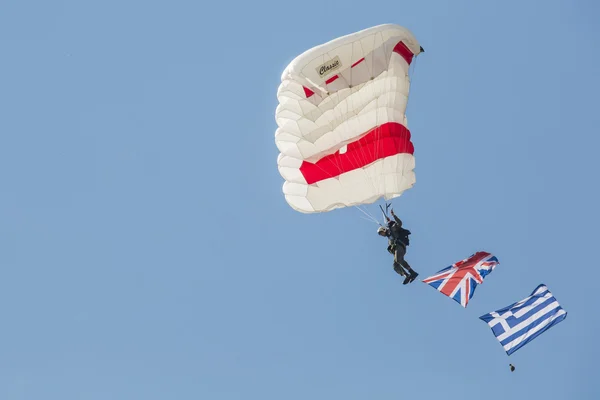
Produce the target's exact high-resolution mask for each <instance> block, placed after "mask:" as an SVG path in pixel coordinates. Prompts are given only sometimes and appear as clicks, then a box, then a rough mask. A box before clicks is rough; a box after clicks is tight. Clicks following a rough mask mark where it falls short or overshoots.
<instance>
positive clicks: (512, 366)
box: [508, 364, 515, 372]
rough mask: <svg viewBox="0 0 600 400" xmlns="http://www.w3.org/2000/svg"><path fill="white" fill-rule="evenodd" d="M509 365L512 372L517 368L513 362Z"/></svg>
mask: <svg viewBox="0 0 600 400" xmlns="http://www.w3.org/2000/svg"><path fill="white" fill-rule="evenodd" d="M508 365H510V372H513V371H514V370H515V366H514V365H512V364H508Z"/></svg>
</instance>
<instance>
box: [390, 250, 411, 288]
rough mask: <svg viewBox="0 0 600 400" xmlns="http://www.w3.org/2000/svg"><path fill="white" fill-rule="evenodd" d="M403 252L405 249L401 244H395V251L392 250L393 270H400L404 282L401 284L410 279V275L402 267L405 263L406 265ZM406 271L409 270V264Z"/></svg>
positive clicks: (404, 252)
mask: <svg viewBox="0 0 600 400" xmlns="http://www.w3.org/2000/svg"><path fill="white" fill-rule="evenodd" d="M404 254H406V249H405V248H404V247H402V246H396V251H395V252H394V270H395V271H396V272H398V270H400V271H402V273H400V275H402V276H403V277H404V282H402V284H403V285H406V284H407V283H408V282H409V281H410V277H411V275H410V274H409V272H407V271H405V270H404V269H403V268H402V267H403V266H404V267H406V265H408V263H407V262H406V261H405V260H404ZM396 268H397V269H396ZM408 271H410V265H409V266H408ZM398 273H399V272H398Z"/></svg>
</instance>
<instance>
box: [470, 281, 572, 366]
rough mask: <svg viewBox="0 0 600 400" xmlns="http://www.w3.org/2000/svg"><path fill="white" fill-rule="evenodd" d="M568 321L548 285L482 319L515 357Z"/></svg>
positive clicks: (505, 348)
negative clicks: (524, 347) (521, 350)
mask: <svg viewBox="0 0 600 400" xmlns="http://www.w3.org/2000/svg"><path fill="white" fill-rule="evenodd" d="M566 317H567V312H566V311H565V310H563V308H562V307H561V306H560V304H558V301H557V300H556V298H555V297H554V296H553V295H552V293H550V291H549V290H548V288H547V287H546V285H544V284H541V285H539V286H538V287H537V288H536V289H535V290H534V291H533V292H532V293H531V296H529V297H527V298H524V299H523V300H521V301H518V302H516V303H514V304H511V305H510V306H507V307H504V308H502V309H500V310H496V311H493V312H491V313H489V314H485V315H482V316H481V317H479V319H481V320H483V321H485V322H487V324H488V325H489V326H490V328H492V332H493V333H494V335H495V336H496V339H498V341H499V342H500V344H501V345H502V346H503V347H504V350H505V351H506V354H508V355H511V354H512V353H514V352H515V351H517V350H518V349H520V348H521V347H523V346H525V345H526V344H527V343H529V342H531V341H532V340H533V339H535V338H536V337H538V336H539V335H541V334H542V333H544V332H545V331H546V330H548V329H550V328H551V327H552V326H554V325H556V324H558V323H559V322H561V321H562V320H564V319H565V318H566Z"/></svg>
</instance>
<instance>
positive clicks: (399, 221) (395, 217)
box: [391, 210, 402, 226]
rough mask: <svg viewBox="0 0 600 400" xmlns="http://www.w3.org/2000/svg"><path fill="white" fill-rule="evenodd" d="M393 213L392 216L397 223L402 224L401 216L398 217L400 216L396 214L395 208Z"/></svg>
mask: <svg viewBox="0 0 600 400" xmlns="http://www.w3.org/2000/svg"><path fill="white" fill-rule="evenodd" d="M391 214H392V217H394V219H395V220H396V223H397V224H398V226H402V220H401V219H400V218H398V216H397V215H396V214H394V210H392V212H391Z"/></svg>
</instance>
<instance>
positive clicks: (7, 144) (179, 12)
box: [0, 0, 600, 400]
mask: <svg viewBox="0 0 600 400" xmlns="http://www.w3.org/2000/svg"><path fill="white" fill-rule="evenodd" d="M598 21H600V6H599V5H598V4H597V3H596V2H594V1H592V0H587V1H583V0H582V1H571V2H569V1H554V0H544V1H541V0H540V1H523V0H520V1H493V2H492V1H487V2H484V1H469V2H466V1H436V2H434V1H411V2H408V1H398V0H389V1H368V2H362V3H361V2H356V3H355V2H351V1H338V0H327V1H305V2H287V1H283V2H281V1H277V2H276V1H255V2H251V1H245V2H242V1H240V2H237V3H235V2H227V1H216V2H199V1H191V0H190V1H175V0H173V1H168V2H167V1H163V2H156V1H125V0H119V1H114V0H113V1H109V0H106V1H96V2H92V1H79V0H78V1H75V0H71V1H61V0H58V1H16V0H15V1H11V0H5V1H2V2H0V54H1V56H0V60H1V61H0V188H1V194H0V321H1V329H0V399H5V400H41V399H43V400H71V399H85V400H107V399H111V400H113V399H114V400H117V399H118V400H120V399H144V400H154V399H161V400H162V399H177V400H182V399H194V400H196V399H207V400H233V399H244V400H271V399H272V400H282V399H285V400H306V399H327V400H329V399H344V400H354V399H356V400H359V399H360V400H362V399H399V398H411V399H432V398H444V399H461V400H466V399H474V400H479V399H482V398H485V399H487V400H494V399H507V398H508V399H527V398H532V397H533V396H535V397H536V398H544V399H557V400H564V399H577V400H587V399H598V398H600V390H599V389H598V386H597V384H596V382H595V381H596V380H597V378H598V364H597V362H596V361H597V359H598V357H599V356H600V346H599V345H598V339H597V332H598V329H600V317H599V315H598V308H597V307H598V304H600V301H599V300H598V295H597V291H596V290H595V289H596V286H595V282H596V281H597V280H598V261H597V257H595V254H594V252H595V250H596V248H597V247H596V246H597V239H598V228H597V227H598V223H599V222H600V221H599V214H600V213H599V212H598V205H599V204H600V192H599V190H598V185H599V184H600V178H599V177H598V174H599V173H600V168H599V167H598V164H597V149H598V147H599V145H600V140H599V139H598V126H600V112H598V110H597V105H598V93H600V79H599V74H598V72H599V70H598V65H599V63H600V56H599V52H598V43H600V28H599V25H598ZM382 23H397V24H400V25H403V26H406V27H408V28H409V29H411V30H412V31H413V33H414V34H415V36H416V37H417V38H418V39H419V40H420V42H421V44H422V45H423V47H424V48H425V51H426V52H425V53H424V54H422V55H420V56H419V57H418V58H417V61H416V63H414V67H413V81H412V87H411V97H410V103H409V107H408V110H407V115H408V120H409V126H410V129H411V131H412V134H413V140H414V144H415V148H416V153H415V156H416V162H417V168H416V174H417V183H416V185H415V187H414V188H413V189H412V190H410V191H409V192H407V193H406V195H405V196H402V197H401V198H400V199H397V200H396V201H395V202H394V206H395V209H396V211H397V213H398V215H399V216H400V217H401V218H402V219H403V220H404V221H405V224H406V226H407V227H408V228H409V229H410V230H411V231H412V232H413V235H412V236H411V246H410V248H409V251H408V254H407V259H408V261H409V262H410V263H411V264H412V265H413V266H414V268H415V269H416V270H417V271H418V272H420V274H421V275H420V277H419V279H420V278H424V277H426V276H427V275H429V274H432V273H434V272H435V271H437V270H439V269H441V268H443V267H445V266H447V265H449V264H451V263H453V262H455V261H458V260H460V259H462V258H464V257H467V256H469V255H470V254H471V253H473V252H475V251H477V250H487V251H490V252H493V253H494V254H495V255H497V256H498V258H499V260H500V263H501V264H500V265H499V266H498V267H497V268H496V270H495V271H494V272H493V273H492V274H491V275H489V276H488V277H487V278H486V280H485V282H484V284H483V285H481V286H479V287H478V288H477V291H476V293H475V296H474V298H473V299H472V300H471V303H470V304H469V306H468V307H467V309H463V308H462V307H461V306H460V305H458V304H457V303H455V302H454V301H452V300H450V299H448V298H446V297H445V296H443V295H442V294H440V293H438V292H436V291H435V290H434V289H433V288H431V287H429V286H427V285H425V284H424V283H422V282H420V281H416V282H414V283H413V284H411V285H408V286H403V285H402V284H401V279H400V277H399V276H398V275H396V274H395V273H394V271H393V270H392V266H391V257H390V255H389V254H388V253H387V252H386V251H385V247H386V243H385V240H383V239H382V238H380V237H378V236H377V235H376V232H375V231H376V228H377V227H376V225H374V224H372V223H370V222H368V221H365V220H363V219H361V213H360V212H359V211H358V210H357V209H355V208H350V209H345V210H336V211H333V212H330V213H325V214H320V215H305V214H301V213H298V212H295V211H293V210H292V209H291V208H290V207H289V206H288V205H287V203H286V202H285V200H284V198H283V195H282V192H281V186H282V183H283V179H282V178H281V177H280V175H279V173H278V171H277V163H276V157H277V153H278V151H277V148H276V146H275V143H274V132H275V129H276V124H275V119H274V113H275V107H276V105H277V99H276V96H275V95H276V91H277V86H278V85H279V79H280V75H281V72H282V70H283V69H284V68H285V66H286V65H287V64H288V63H289V62H290V61H291V60H292V59H293V58H294V57H295V56H296V55H297V54H299V53H301V52H303V51H304V50H306V49H308V48H310V47H313V46H315V45H318V44H320V43H323V42H326V41H328V40H331V39H333V38H335V37H338V36H341V35H345V34H348V33H352V32H355V31H358V30H361V29H364V28H368V27H370V26H374V25H378V24H382ZM370 210H371V211H373V212H374V211H375V210H376V206H373V207H371V208H370ZM540 283H545V284H546V285H548V287H549V288H550V290H551V291H552V292H553V293H554V295H555V296H556V297H557V298H558V300H559V301H560V302H561V304H562V305H563V307H564V308H565V309H566V310H567V311H568V313H569V315H568V317H567V319H566V320H565V321H564V322H563V323H561V324H559V325H557V326H556V327H553V328H552V329H550V330H549V331H548V332H546V333H545V334H543V335H542V336H541V337H539V338H538V339H536V340H535V341H533V342H532V343H530V344H529V345H527V346H525V347H524V348H522V349H521V350H519V351H517V352H516V353H515V354H514V355H512V356H510V357H508V356H507V355H506V354H505V353H504V351H503V349H502V347H501V346H500V344H499V343H498V342H497V341H496V339H495V338H494V337H493V335H492V332H491V331H490V329H489V328H488V326H487V325H486V324H485V323H484V322H482V321H480V320H479V319H478V317H479V316H480V315H482V314H484V313H487V312H489V311H492V310H495V309H497V308H500V307H503V306H505V305H508V304H510V303H512V302H514V301H517V300H519V299H521V298H523V297H525V296H527V295H529V293H530V292H531V291H532V290H533V289H534V288H535V287H536V286H537V285H538V284H540ZM509 362H512V363H513V364H515V365H516V367H517V370H516V371H515V372H513V373H511V372H510V371H509V369H508V364H509Z"/></svg>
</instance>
